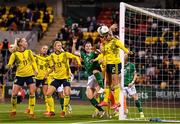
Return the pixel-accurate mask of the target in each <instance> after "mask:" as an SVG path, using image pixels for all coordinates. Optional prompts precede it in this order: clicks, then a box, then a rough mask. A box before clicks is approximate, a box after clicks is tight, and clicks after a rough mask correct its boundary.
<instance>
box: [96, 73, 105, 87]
mask: <svg viewBox="0 0 180 124" xmlns="http://www.w3.org/2000/svg"><path fill="white" fill-rule="evenodd" d="M94 76H95V78H96V80H97V82H98V84H99V86H100V87H101V88H103V89H104V82H103V78H102V75H101V74H100V72H97V73H95V74H94Z"/></svg>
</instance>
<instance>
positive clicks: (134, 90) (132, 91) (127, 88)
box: [124, 85, 136, 96]
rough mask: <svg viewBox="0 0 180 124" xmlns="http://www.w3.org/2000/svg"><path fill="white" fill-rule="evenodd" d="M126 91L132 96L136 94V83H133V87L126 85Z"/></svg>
mask: <svg viewBox="0 0 180 124" xmlns="http://www.w3.org/2000/svg"><path fill="white" fill-rule="evenodd" d="M124 91H125V93H127V95H130V96H132V95H134V94H136V88H135V85H133V86H132V87H131V88H129V87H124Z"/></svg>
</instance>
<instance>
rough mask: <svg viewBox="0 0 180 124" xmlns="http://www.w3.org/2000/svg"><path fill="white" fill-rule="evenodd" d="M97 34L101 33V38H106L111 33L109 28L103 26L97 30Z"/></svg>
mask: <svg viewBox="0 0 180 124" xmlns="http://www.w3.org/2000/svg"><path fill="white" fill-rule="evenodd" d="M97 32H98V33H99V35H100V36H105V35H106V34H107V33H108V32H109V28H108V27H107V26H105V25H103V26H100V27H99V28H98V29H97Z"/></svg>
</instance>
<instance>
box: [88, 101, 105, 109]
mask: <svg viewBox="0 0 180 124" xmlns="http://www.w3.org/2000/svg"><path fill="white" fill-rule="evenodd" d="M89 101H90V102H91V104H92V105H93V106H94V107H95V108H97V109H98V110H99V111H103V109H102V108H101V107H100V106H98V104H99V103H98V102H97V100H96V99H95V98H92V99H89Z"/></svg>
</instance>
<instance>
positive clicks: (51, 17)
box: [49, 15, 54, 23]
mask: <svg viewBox="0 0 180 124" xmlns="http://www.w3.org/2000/svg"><path fill="white" fill-rule="evenodd" d="M49 16H50V20H49V22H50V23H52V22H53V21H54V16H53V15H49Z"/></svg>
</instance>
